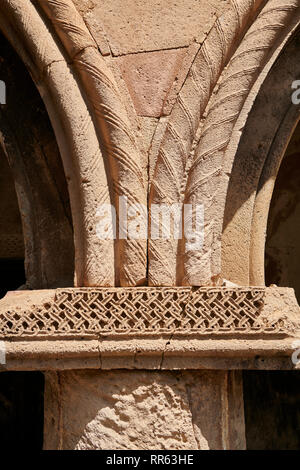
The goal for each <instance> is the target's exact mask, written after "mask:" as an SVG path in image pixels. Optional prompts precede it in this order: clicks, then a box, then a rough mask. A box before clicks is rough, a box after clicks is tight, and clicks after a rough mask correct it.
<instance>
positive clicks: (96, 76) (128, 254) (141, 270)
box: [35, 0, 147, 286]
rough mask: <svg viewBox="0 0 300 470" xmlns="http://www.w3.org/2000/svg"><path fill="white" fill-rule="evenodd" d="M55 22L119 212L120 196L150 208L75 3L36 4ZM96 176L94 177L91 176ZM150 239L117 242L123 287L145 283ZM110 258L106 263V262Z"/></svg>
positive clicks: (114, 93)
mask: <svg viewBox="0 0 300 470" xmlns="http://www.w3.org/2000/svg"><path fill="white" fill-rule="evenodd" d="M35 3H38V4H39V5H40V7H41V8H42V9H43V11H44V12H45V13H46V14H47V16H48V18H49V19H50V21H51V22H52V24H53V26H54V28H55V31H56V33H57V34H58V36H59V38H60V39H61V41H62V43H63V45H64V47H65V49H66V51H67V54H68V56H69V58H70V60H71V61H72V62H73V64H74V66H75V68H76V70H77V72H78V75H79V77H80V78H81V84H82V86H83V89H84V90H85V93H86V95H87V98H88V102H89V105H90V109H91V112H92V115H93V118H94V122H95V124H96V130H97V132H98V135H99V142H100V146H101V148H102V151H103V154H104V157H105V156H106V155H107V156H108V161H109V164H108V174H109V176H110V178H111V179H112V185H111V187H110V191H111V195H112V196H111V198H112V200H114V204H115V207H116V210H117V213H118V208H119V196H126V197H127V199H128V203H129V204H130V205H132V206H136V205H137V204H143V205H144V206H145V207H146V206H147V189H146V184H145V182H144V178H143V174H142V169H141V161H140V154H139V150H138V148H137V146H136V143H135V140H134V136H133V132H132V130H131V129H130V123H129V119H128V116H127V113H126V110H125V107H124V105H123V103H122V100H121V97H120V94H119V90H118V87H117V84H116V82H115V79H114V76H113V74H112V72H111V70H110V69H109V68H108V66H107V64H106V62H105V60H104V59H103V58H102V56H101V55H100V53H99V52H98V48H97V45H96V43H95V42H94V40H93V38H92V36H91V34H90V32H89V31H88V29H87V27H86V25H85V23H84V21H83V19H82V17H81V16H80V15H79V13H78V12H77V10H76V8H75V6H74V4H73V2H72V1H71V0H48V1H47V2H45V1H43V0H35ZM87 176H88V178H90V177H92V174H91V172H88V174H87ZM146 250H147V242H146V240H119V241H118V242H117V259H116V263H117V265H118V268H117V269H116V272H117V276H116V283H117V285H118V284H120V285H121V286H134V285H139V284H144V283H145V280H146V264H147V254H146ZM106 260H107V258H105V259H104V263H105V261H106Z"/></svg>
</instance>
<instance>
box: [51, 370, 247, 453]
mask: <svg viewBox="0 0 300 470" xmlns="http://www.w3.org/2000/svg"><path fill="white" fill-rule="evenodd" d="M45 376H46V381H45V382H46V386H45V427H44V448H45V449H115V450H120V449H128V450H139V449H140V450H142V449H145V450H147V449H149V450H151V449H170V450H173V449H245V426H244V409H243V389H242V376H241V372H239V371H223V370H205V371H203V370H200V371H199V370H194V371H174V370H172V371H166V370H164V371H152V370H151V371H144V370H139V371H137V370H136V371H134V370H132V371H129V370H113V371H99V370H73V371H58V372H47V373H46V374H45Z"/></svg>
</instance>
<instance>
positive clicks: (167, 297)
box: [0, 287, 295, 338]
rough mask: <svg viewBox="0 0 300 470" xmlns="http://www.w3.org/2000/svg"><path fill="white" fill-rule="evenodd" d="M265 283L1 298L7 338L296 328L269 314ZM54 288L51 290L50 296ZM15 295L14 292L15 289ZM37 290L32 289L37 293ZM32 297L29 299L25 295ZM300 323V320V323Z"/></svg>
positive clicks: (1, 325)
mask: <svg viewBox="0 0 300 470" xmlns="http://www.w3.org/2000/svg"><path fill="white" fill-rule="evenodd" d="M266 290H267V289H265V288H255V289H253V288H252V289H251V288H237V289H231V288H230V289H228V288H147V287H140V288H125V289H124V288H92V289H89V288H83V289H57V290H55V291H37V292H39V293H43V292H45V294H44V295H43V299H42V300H37V301H36V302H34V300H28V299H30V292H25V291H23V292H22V293H19V292H18V293H17V295H16V298H14V299H13V302H12V304H11V305H10V302H9V296H7V297H6V298H5V299H3V301H1V302H0V334H1V337H5V338H9V337H20V336H21V337H26V336H37V337H39V336H42V337H47V336H48V337H61V336H63V337H69V336H70V337H73V336H76V337H79V336H80V337H81V336H82V337H86V336H99V335H138V336H140V335H148V334H152V335H153V334H154V335H157V334H159V335H160V334H165V333H167V334H169V333H176V334H200V335H208V334H236V333H238V334H243V333H246V334H251V333H262V332H264V333H284V332H286V331H288V330H291V325H292V324H293V322H291V320H290V318H289V317H288V316H287V315H285V313H284V312H282V311H281V312H280V315H278V314H276V315H275V316H274V315H269V314H268V315H267V314H266V313H264V310H265V298H266ZM47 293H48V295H46V294H47ZM10 295H11V296H12V297H14V294H10ZM31 295H32V294H31ZM24 297H25V299H26V302H24V299H23V298H24ZM294 326H295V325H294Z"/></svg>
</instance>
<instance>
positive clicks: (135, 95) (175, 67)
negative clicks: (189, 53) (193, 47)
mask: <svg viewBox="0 0 300 470" xmlns="http://www.w3.org/2000/svg"><path fill="white" fill-rule="evenodd" d="M185 54H186V49H185V48H182V49H178V50H176V49H175V50H168V51H159V52H148V53H141V54H129V55H126V56H124V57H120V58H118V59H116V60H117V61H118V64H119V67H120V69H121V72H122V76H123V78H124V80H125V82H126V84H127V87H128V90H129V93H130V95H131V98H132V101H133V103H134V106H135V109H136V112H137V114H138V115H140V116H148V117H160V116H161V114H162V109H163V105H164V101H165V99H166V96H167V94H168V92H169V91H170V89H171V87H172V85H173V82H174V80H175V78H176V77H177V75H178V73H179V70H180V68H181V66H182V61H183V57H184V55H185Z"/></svg>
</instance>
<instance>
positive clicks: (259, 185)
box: [222, 29, 300, 285]
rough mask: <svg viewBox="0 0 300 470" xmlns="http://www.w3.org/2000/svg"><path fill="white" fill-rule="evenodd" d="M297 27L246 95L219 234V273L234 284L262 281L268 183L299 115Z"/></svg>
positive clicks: (269, 194)
mask: <svg viewBox="0 0 300 470" xmlns="http://www.w3.org/2000/svg"><path fill="white" fill-rule="evenodd" d="M299 51H300V48H299V30H298V29H296V30H295V31H294V32H293V35H292V37H290V40H289V41H288V43H287V44H285V47H284V48H283V49H282V50H281V54H280V55H279V57H278V58H277V60H276V62H275V63H274V64H273V66H272V68H270V69H269V73H268V74H264V75H262V78H263V79H262V81H261V83H260V84H259V86H258V87H257V88H256V95H255V96H254V97H252V106H251V111H250V112H249V115H247V114H245V116H247V119H246V122H245V124H244V129H243V134H242V137H241V140H240V142H239V146H238V150H237V152H236V155H235V158H234V162H233V166H232V172H231V176H230V180H229V185H228V191H227V197H226V205H225V214H224V226H223V238H222V273H223V276H224V277H225V278H226V279H229V280H230V281H232V282H235V283H237V284H250V285H264V283H265V238H266V231H267V221H268V214H269V207H270V202H271V198H272V193H273V188H274V183H275V181H276V176H277V173H278V170H279V168H280V164H281V161H282V158H283V156H284V154H285V150H286V148H287V145H288V143H289V141H290V138H291V136H292V134H293V132H294V130H295V128H296V126H297V123H298V121H299V117H300V110H299V106H298V105H295V104H293V103H292V100H291V95H292V91H293V90H292V87H291V86H292V82H293V81H294V80H296V79H297V78H298V79H299V77H300V69H299V65H298V64H299Z"/></svg>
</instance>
